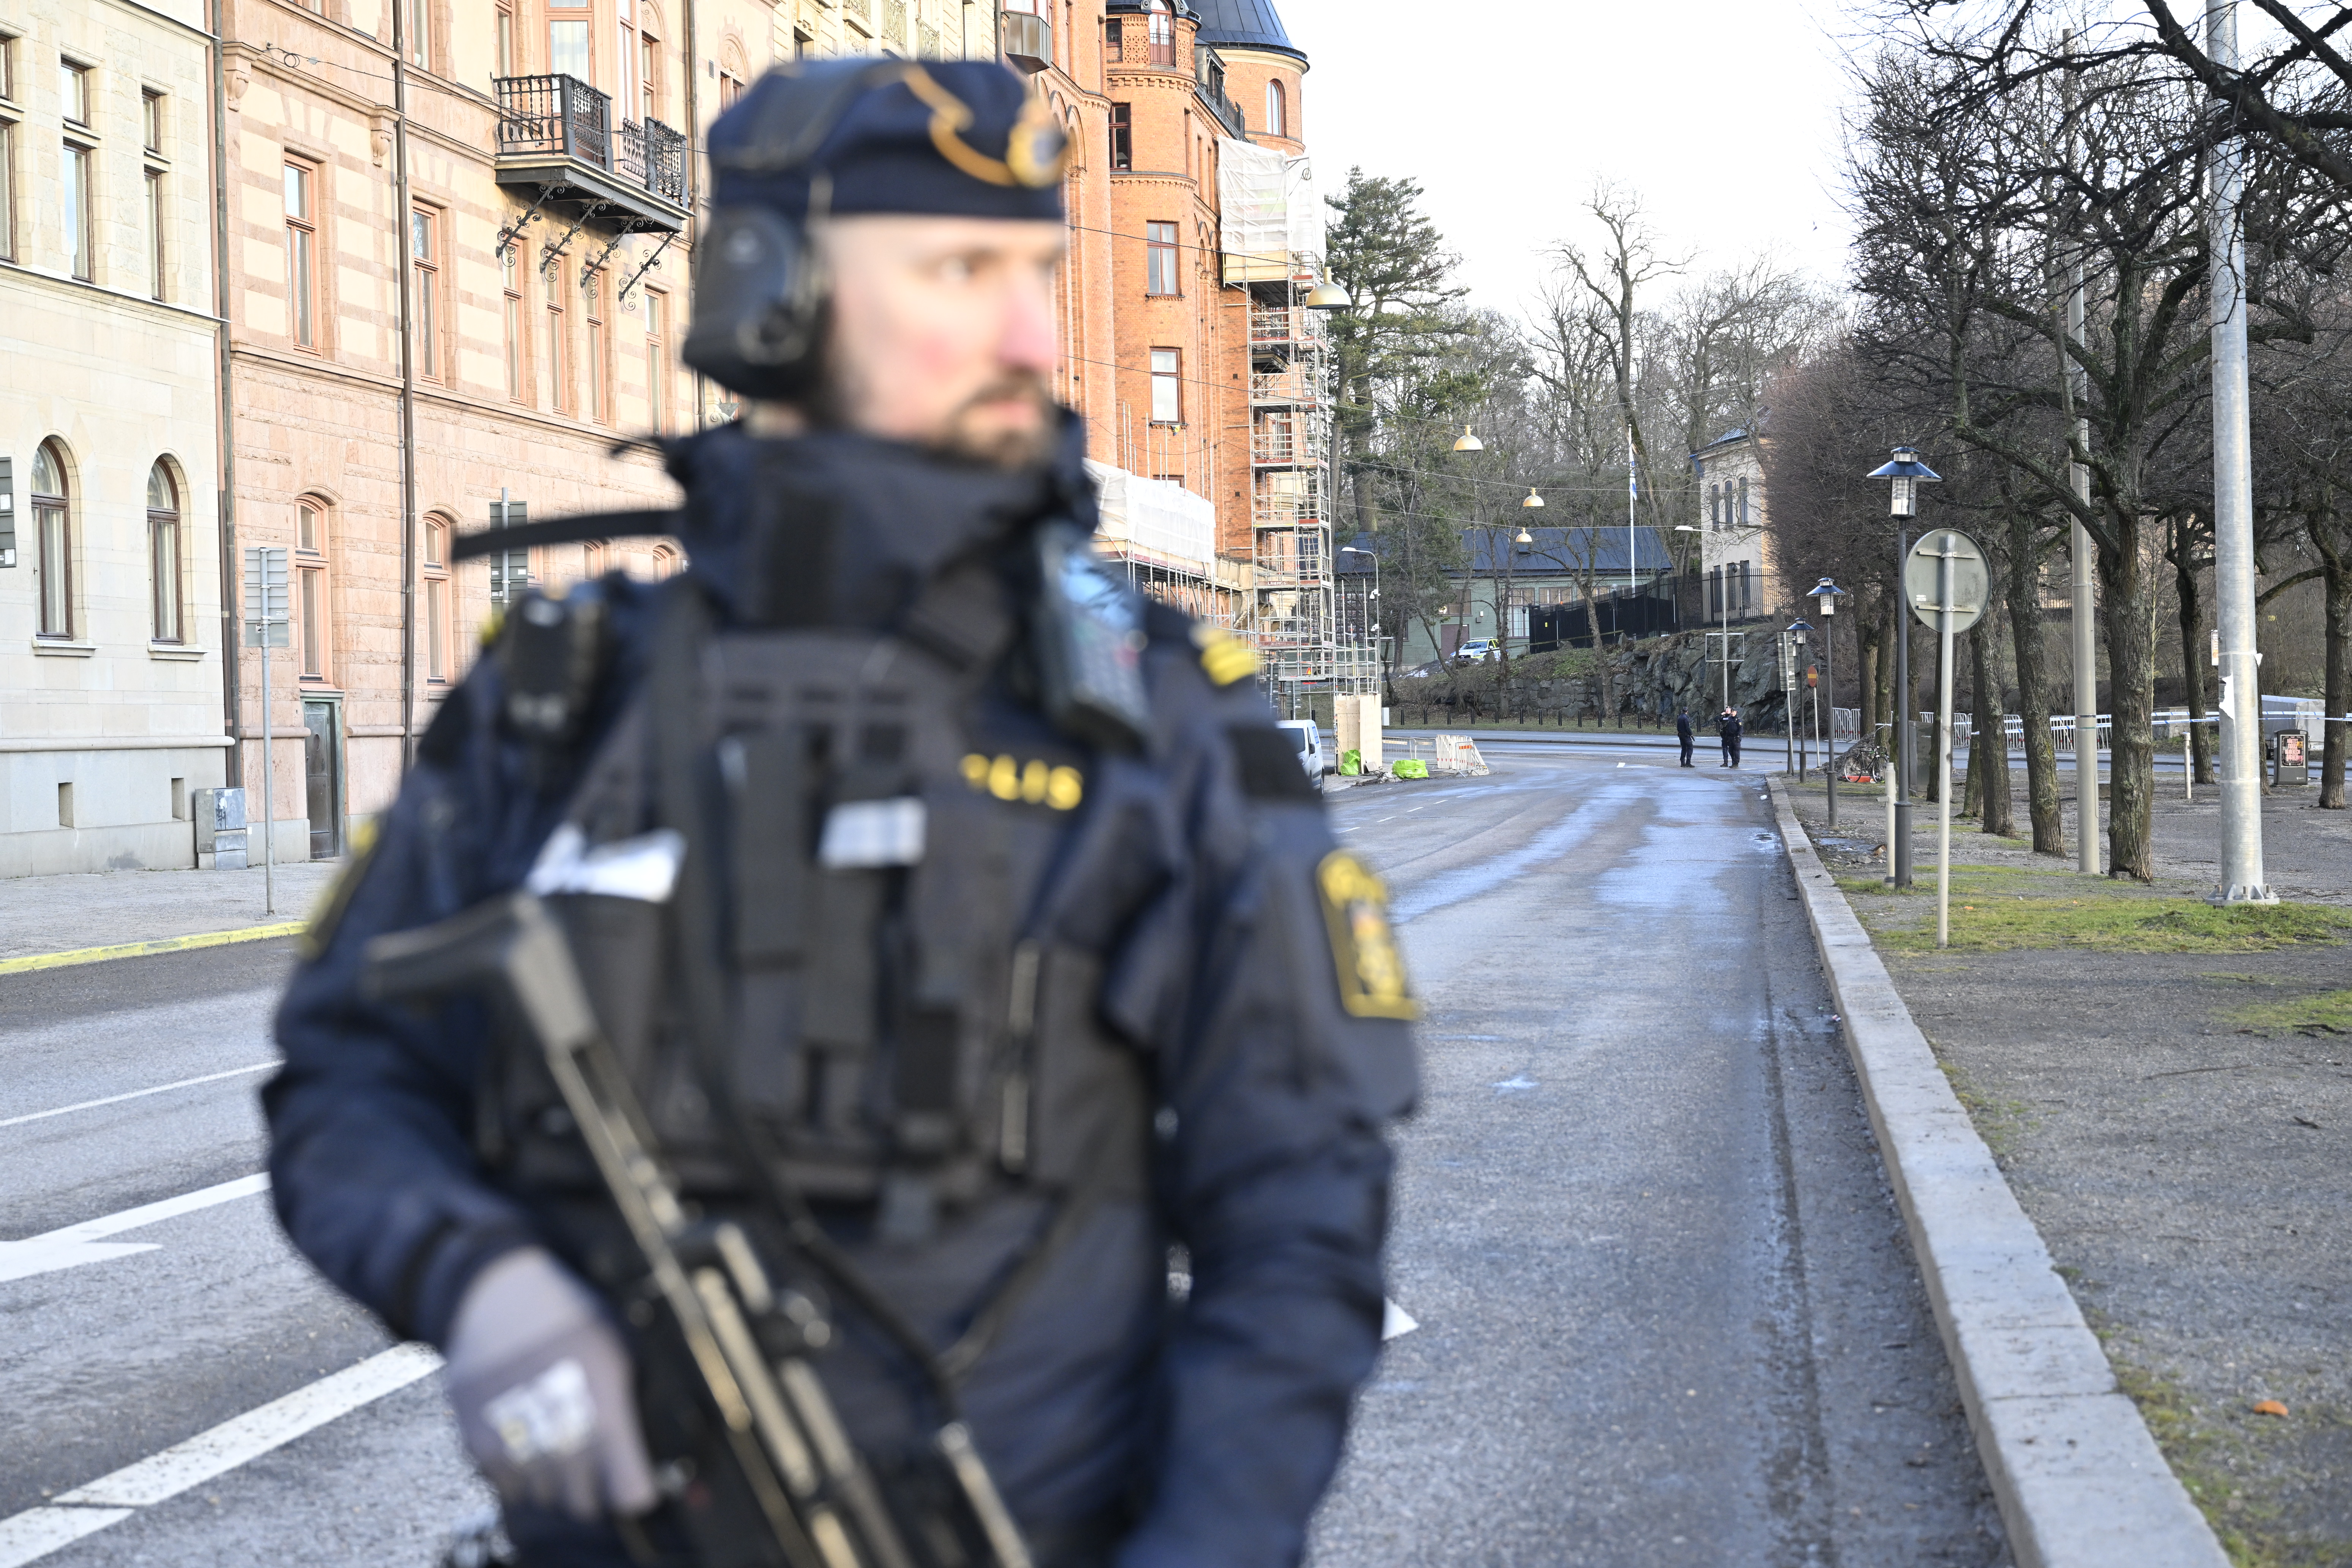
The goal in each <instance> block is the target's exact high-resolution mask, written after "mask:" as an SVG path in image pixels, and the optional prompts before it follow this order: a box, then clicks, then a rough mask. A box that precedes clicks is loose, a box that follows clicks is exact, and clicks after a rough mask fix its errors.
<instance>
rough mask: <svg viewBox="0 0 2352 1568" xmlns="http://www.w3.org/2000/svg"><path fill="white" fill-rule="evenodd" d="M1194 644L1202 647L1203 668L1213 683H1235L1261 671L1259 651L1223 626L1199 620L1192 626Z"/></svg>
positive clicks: (1224, 684) (1222, 684) (1225, 684)
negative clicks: (1258, 669) (1257, 652)
mask: <svg viewBox="0 0 2352 1568" xmlns="http://www.w3.org/2000/svg"><path fill="white" fill-rule="evenodd" d="M1192 646H1193V647H1197V648H1199V649H1200V650H1201V668H1202V672H1203V673H1204V674H1206V675H1207V676H1208V678H1209V683H1210V684H1211V685H1213V686H1231V685H1233V684H1234V682H1236V681H1240V680H1246V679H1249V678H1250V677H1251V676H1253V675H1255V674H1256V673H1257V654H1256V653H1255V651H1254V650H1252V648H1251V647H1250V645H1249V644H1247V643H1245V642H1244V641H1242V639H1241V638H1239V637H1235V636H1234V634H1233V633H1231V632H1229V631H1227V630H1225V629H1224V628H1223V626H1211V625H1209V624H1208V623H1207V622H1206V621H1202V622H1200V623H1198V624H1197V625H1195V626H1193V627H1192Z"/></svg>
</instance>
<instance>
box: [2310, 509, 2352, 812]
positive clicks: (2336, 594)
mask: <svg viewBox="0 0 2352 1568" xmlns="http://www.w3.org/2000/svg"><path fill="white" fill-rule="evenodd" d="M2311 538H2312V542H2313V543H2314V544H2316V545H2317V546H2318V547H2319V561H2320V566H2321V574H2322V577H2323V579H2324V581H2325V582H2326V593H2327V597H2326V601H2325V602H2326V606H2327V608H2326V623H2327V713H2326V719H2324V720H2323V721H2321V723H2320V726H2319V727H2320V728H2321V729H2322V730H2324V731H2326V740H2325V741H2324V742H2321V752H2320V762H2319V808H2320V809H2321V810H2322V811H2342V810H2343V809H2344V753H2345V752H2346V751H2347V749H2352V736H2347V734H2346V733H2345V731H2347V730H2352V724H2347V723H2344V722H2342V720H2343V718H2344V715H2345V714H2346V713H2347V712H2352V689H2347V675H2352V670H2347V664H2352V569H2347V566H2346V563H2345V561H2344V553H2343V551H2342V550H2341V549H2340V548H2339V547H2338V545H2337V542H2336V537H2335V528H2334V524H2333V521H2332V520H2331V521H2330V522H2329V523H2327V524H2325V525H2322V526H2320V527H2315V528H2314V529H2313V530H2312V531H2311ZM2327 720H2335V721H2336V722H2334V723H2330V722H2327Z"/></svg>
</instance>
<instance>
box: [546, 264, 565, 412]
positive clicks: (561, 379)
mask: <svg viewBox="0 0 2352 1568" xmlns="http://www.w3.org/2000/svg"><path fill="white" fill-rule="evenodd" d="M540 276H541V279H544V280H545V282H546V284H547V320H546V321H543V322H542V323H541V329H542V330H543V331H544V332H545V333H546V342H543V343H542V344H541V347H540V352H539V367H540V370H541V373H542V374H543V377H544V379H545V381H546V385H544V386H542V387H541V388H540V406H541V407H542V408H544V409H546V410H547V411H548V412H549V413H550V414H561V413H562V412H563V407H564V405H565V404H567V403H570V402H571V401H572V399H571V396H570V393H571V391H572V387H571V384H570V383H569V382H568V381H567V380H566V379H565V376H564V370H565V368H566V367H565V365H564V363H563V351H564V350H565V349H566V348H568V347H570V346H571V345H569V344H568V343H566V342H564V341H563V325H564V323H563V263H562V262H561V261H558V262H557V263H556V264H555V265H554V266H552V267H550V268H545V269H544V270H543V271H542V272H541V274H540Z"/></svg>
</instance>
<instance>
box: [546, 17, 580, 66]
mask: <svg viewBox="0 0 2352 1568" xmlns="http://www.w3.org/2000/svg"><path fill="white" fill-rule="evenodd" d="M588 64H589V62H588V24H587V23H585V22H550V23H549V24H548V25H547V70H548V74H549V75H550V76H569V77H577V78H578V79H580V80H582V81H586V80H587V79H588Z"/></svg>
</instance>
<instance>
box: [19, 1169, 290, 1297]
mask: <svg viewBox="0 0 2352 1568" xmlns="http://www.w3.org/2000/svg"><path fill="white" fill-rule="evenodd" d="M268 1189H269V1173H268V1172H267V1171H257V1172H255V1173H253V1174H252V1175H250V1176H239V1177H237V1178H236V1180H235V1181H233V1182H222V1183H220V1184H218V1185H216V1186H210V1187H199V1188H197V1189H196V1190H195V1191H194V1192H193V1193H182V1194H180V1195H179V1196H177V1197H173V1198H163V1199H159V1200H158V1201H156V1202H154V1203H152V1204H141V1205H139V1206H138V1207H137V1208H130V1209H124V1210H123V1211H122V1212H121V1214H110V1215H103V1216H101V1217H100V1218H98V1219H86V1220H84V1221H82V1222H81V1223H80V1224H79V1225H69V1226H66V1227H64V1228H63V1229H62V1230H51V1231H44V1232H43V1233H42V1234H41V1235H39V1236H28V1237H26V1238H25V1239H24V1240H22V1241H0V1279H29V1278H30V1277H32V1276H33V1275H36V1274H54V1273H56V1272H57V1271H58V1269H60V1268H79V1267H80V1266H81V1265H83V1264H85V1263H104V1262H106V1261H108V1260H109V1259H110V1258H128V1257H129V1256H130V1255H131V1254H132V1253H134V1252H153V1251H155V1250H156V1248H157V1244H156V1243H154V1242H152V1241H136V1242H132V1241H118V1242H110V1241H107V1240H106V1239H105V1238H106V1237H110V1236H119V1235H121V1233H122V1232H124V1231H126V1230H139V1229H141V1228H142V1227H144V1226H151V1225H158V1224H161V1223H162V1222H163V1221H164V1220H167V1219H177V1218H178V1217H179V1216H180V1215H184V1214H194V1213H195V1212H196V1211H197V1210H198V1209H208V1208H212V1207H214V1206H215V1205H220V1204H226V1203H231V1202H234V1201H235V1200H236V1199H238V1198H247V1197H251V1196H252V1195H253V1194H256V1193H260V1192H267V1191H268Z"/></svg>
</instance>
